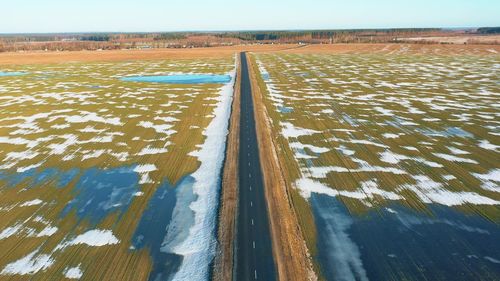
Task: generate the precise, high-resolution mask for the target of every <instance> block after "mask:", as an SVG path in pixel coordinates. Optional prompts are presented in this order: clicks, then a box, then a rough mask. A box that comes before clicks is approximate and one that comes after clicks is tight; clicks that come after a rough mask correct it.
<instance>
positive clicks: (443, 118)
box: [254, 45, 500, 280]
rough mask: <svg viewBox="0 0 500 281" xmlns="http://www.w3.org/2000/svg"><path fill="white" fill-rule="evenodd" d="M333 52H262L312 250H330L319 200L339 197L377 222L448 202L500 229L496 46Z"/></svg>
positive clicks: (270, 104)
mask: <svg viewBox="0 0 500 281" xmlns="http://www.w3.org/2000/svg"><path fill="white" fill-rule="evenodd" d="M329 48H330V47H329V46H325V47H321V46H319V47H311V50H307V49H308V48H304V49H296V50H291V51H290V52H285V53H269V54H255V55H254V57H255V60H256V62H257V64H258V66H259V70H260V73H261V76H262V77H261V81H260V85H261V88H265V89H266V90H267V100H266V101H265V103H266V107H267V110H268V113H269V115H270V119H271V120H270V122H271V124H272V126H273V128H274V133H275V137H276V143H277V146H278V151H279V154H280V158H281V160H282V165H283V166H284V168H285V169H286V170H287V173H288V174H289V175H290V177H291V181H292V186H293V187H292V190H290V193H291V196H292V200H293V204H294V207H295V209H296V211H297V214H298V218H299V221H300V224H301V226H302V230H303V234H304V236H305V239H306V242H307V245H308V247H309V249H310V251H311V253H312V255H313V256H316V257H317V256H318V255H319V253H318V249H317V245H318V241H317V238H318V235H321V233H318V232H321V231H324V230H319V229H318V226H317V224H316V223H318V221H319V219H318V213H321V212H322V211H321V210H320V211H318V210H319V209H318V207H317V206H318V205H317V206H316V207H315V206H314V204H313V203H314V202H315V201H318V202H321V200H319V199H315V198H313V197H314V196H316V195H321V196H323V197H324V196H326V197H332V198H336V199H337V200H338V201H340V202H342V205H343V206H345V207H346V208H347V211H348V212H349V213H350V214H351V215H353V216H354V217H359V216H361V217H363V216H367V217H370V216H371V215H370V214H371V213H372V212H373V210H378V212H380V213H385V212H387V213H391V212H394V213H396V212H397V211H396V210H394V209H393V208H391V206H393V205H394V204H395V203H397V204H399V205H402V206H406V207H407V208H409V209H411V210H413V211H416V212H417V213H420V214H421V215H422V217H439V216H438V215H437V214H436V212H434V211H433V206H435V205H438V206H446V207H452V208H454V209H455V210H459V211H460V212H463V213H465V214H468V215H471V214H477V215H479V216H481V217H483V218H486V220H489V221H491V222H492V224H493V226H492V227H493V228H494V229H495V228H496V227H495V226H494V225H496V224H497V223H498V222H500V209H499V205H500V194H499V192H500V187H499V181H500V176H499V175H500V167H499V164H498V163H500V130H499V128H500V127H499V120H500V119H499V117H500V113H499V112H498V107H499V106H500V104H499V102H500V99H499V95H500V86H499V84H498V81H499V80H500V76H499V67H500V56H498V55H497V52H496V51H495V50H493V51H495V52H493V51H491V50H490V49H488V47H483V48H481V47H477V48H476V49H468V50H469V51H465V52H461V50H460V48H461V47H454V48H455V49H454V50H453V49H451V50H450V49H447V48H448V47H446V46H445V47H436V49H435V50H434V52H433V51H432V48H430V47H427V46H424V47H418V48H422V49H421V50H416V48H417V47H413V46H411V47H408V48H405V47H404V45H399V46H398V45H394V46H390V45H387V46H386V47H384V48H382V47H380V46H365V47H361V46H354V47H353V48H351V50H347V49H348V48H346V50H345V52H344V51H339V50H340V49H339V48H340V47H331V48H330V51H331V52H330V53H329V52H328V50H329ZM315 50H316V51H315ZM332 50H333V51H332ZM335 50H337V51H335ZM422 50H427V51H425V52H422ZM457 51H458V52H457ZM316 197H318V196H316ZM318 198H319V197H318ZM311 204H312V205H313V206H311ZM331 206H332V205H331V204H330V205H327V207H331ZM342 208H343V207H342ZM313 213H314V214H313ZM327 215H328V214H327V213H326V212H325V214H324V216H327ZM329 215H330V216H334V214H329ZM313 217H314V219H313ZM339 220H340V219H339V217H337V222H336V223H337V224H338V223H339V222H338V221H339ZM350 220H351V219H350V218H349V221H350ZM360 220H361V219H360ZM315 222H316V223H315ZM349 225H350V224H349ZM336 227H337V229H336V230H335V231H340V230H339V228H340V229H342V228H345V226H339V225H336ZM346 231H347V229H346ZM330 237H339V236H338V234H337V235H333V236H330ZM331 239H336V238H331ZM346 244H347V243H346ZM346 248H347V246H345V247H343V248H342V249H340V251H341V252H342V250H345V249H346ZM353 248H354V247H353ZM337 250H338V249H337ZM352 252H355V251H352ZM346 256H347V255H346ZM415 259H416V258H415ZM353 260H354V259H353ZM359 263H361V262H359ZM359 263H357V262H353V264H350V263H349V261H348V262H345V264H346V265H348V267H349V266H350V269H348V271H349V270H351V269H353V268H354V270H353V271H354V273H353V277H356V278H355V279H360V280H363V278H364V277H366V274H365V273H364V270H363V269H362V268H358V267H359ZM349 264H350V265H349ZM329 266H330V267H332V266H333V265H331V264H330V265H329ZM323 267H324V266H323ZM339 267H340V268H342V264H341V265H340V266H339ZM497 274H498V273H497ZM347 275H348V274H347ZM394 276H396V277H395V279H398V278H397V277H399V278H403V277H404V278H409V277H408V276H404V275H394ZM394 276H393V277H394ZM378 277H379V278H380V277H381V276H378ZM414 277H415V276H414ZM424 277H425V276H424ZM427 277H428V276H427ZM483 277H484V275H483ZM384 278H388V277H387V276H385V277H384ZM410 279H412V278H410ZM486 279H488V278H486Z"/></svg>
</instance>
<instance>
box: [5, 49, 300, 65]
mask: <svg viewBox="0 0 500 281" xmlns="http://www.w3.org/2000/svg"><path fill="white" fill-rule="evenodd" d="M297 46H298V45H238V46H228V47H212V48H193V49H151V50H111V51H75V52H23V53H21V52H19V53H0V65H20V64H49V63H65V62H91V61H126V60H159V59H182V58H190V59H191V58H222V57H227V56H230V55H232V54H234V53H237V52H241V51H249V52H269V51H279V50H285V49H290V48H294V47H297Z"/></svg>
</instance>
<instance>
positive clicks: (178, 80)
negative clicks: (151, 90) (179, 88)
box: [121, 74, 231, 84]
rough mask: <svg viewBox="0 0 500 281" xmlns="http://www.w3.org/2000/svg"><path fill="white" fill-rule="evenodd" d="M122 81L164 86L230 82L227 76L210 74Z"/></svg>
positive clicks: (127, 78)
mask: <svg viewBox="0 0 500 281" xmlns="http://www.w3.org/2000/svg"><path fill="white" fill-rule="evenodd" d="M121 80H122V81H131V82H150V83H166V84H225V83H228V82H230V81H231V76H229V75H211V74H184V75H161V76H129V77H123V78H121Z"/></svg>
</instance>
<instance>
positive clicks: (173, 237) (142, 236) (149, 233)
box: [131, 176, 196, 280]
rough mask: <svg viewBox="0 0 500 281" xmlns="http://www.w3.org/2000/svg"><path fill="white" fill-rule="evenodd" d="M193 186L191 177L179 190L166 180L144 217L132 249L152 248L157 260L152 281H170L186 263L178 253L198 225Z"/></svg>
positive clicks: (157, 191)
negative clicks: (183, 242)
mask: <svg viewBox="0 0 500 281" xmlns="http://www.w3.org/2000/svg"><path fill="white" fill-rule="evenodd" d="M193 184H194V178H193V177H191V176H187V177H185V178H183V179H182V180H181V181H180V182H179V184H178V185H177V186H175V187H173V186H171V185H170V184H168V182H167V181H164V183H163V184H162V185H161V186H160V187H159V188H158V189H157V190H156V192H155V194H154V195H153V197H152V198H151V200H150V201H149V203H148V206H147V208H146V210H145V211H144V213H143V214H142V217H141V220H140V222H139V225H138V226H137V229H136V231H135V233H134V236H133V238H132V247H131V249H134V250H140V249H143V248H145V247H146V248H148V249H149V251H150V255H151V257H152V259H153V269H152V271H151V273H150V275H149V280H170V279H171V278H172V276H173V275H174V274H175V273H176V272H177V271H178V269H179V267H180V265H181V263H182V260H183V257H182V255H178V254H176V253H174V252H175V246H176V245H178V244H179V243H181V242H182V241H184V240H185V239H186V237H187V236H188V235H189V229H190V226H191V225H192V224H193V223H194V213H193V211H192V210H191V209H190V203H191V202H193V201H194V200H195V199H196V198H195V195H194V194H193V190H192V187H193Z"/></svg>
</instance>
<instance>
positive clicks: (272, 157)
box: [248, 60, 317, 280]
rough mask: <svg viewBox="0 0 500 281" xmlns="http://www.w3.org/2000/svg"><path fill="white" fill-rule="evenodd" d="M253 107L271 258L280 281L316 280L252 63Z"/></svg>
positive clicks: (250, 63) (251, 63)
mask: <svg viewBox="0 0 500 281" xmlns="http://www.w3.org/2000/svg"><path fill="white" fill-rule="evenodd" d="M248 63H249V69H250V78H251V82H252V92H253V99H254V105H255V113H254V114H255V120H256V130H257V139H258V144H259V154H260V161H261V166H262V172H263V175H264V185H265V195H266V203H267V208H268V214H269V220H270V226H271V234H272V244H273V254H274V257H275V260H276V265H277V270H278V279H279V280H316V279H317V277H316V275H315V273H314V271H313V269H312V262H311V259H310V255H309V252H308V250H307V247H306V244H305V242H304V238H303V237H302V231H301V229H300V225H299V223H298V221H297V216H296V214H295V212H294V209H293V207H292V204H291V195H290V194H289V192H288V191H289V190H290V188H289V187H288V185H287V183H286V181H285V178H286V176H285V174H284V172H286V171H284V170H283V169H282V168H281V166H280V162H279V159H278V155H277V153H276V148H275V144H274V142H273V137H272V132H271V127H270V123H269V117H268V114H267V110H266V107H265V105H264V97H263V95H262V92H261V91H260V88H259V85H258V83H257V75H258V74H256V73H255V68H254V64H253V62H252V60H249V61H248Z"/></svg>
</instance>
